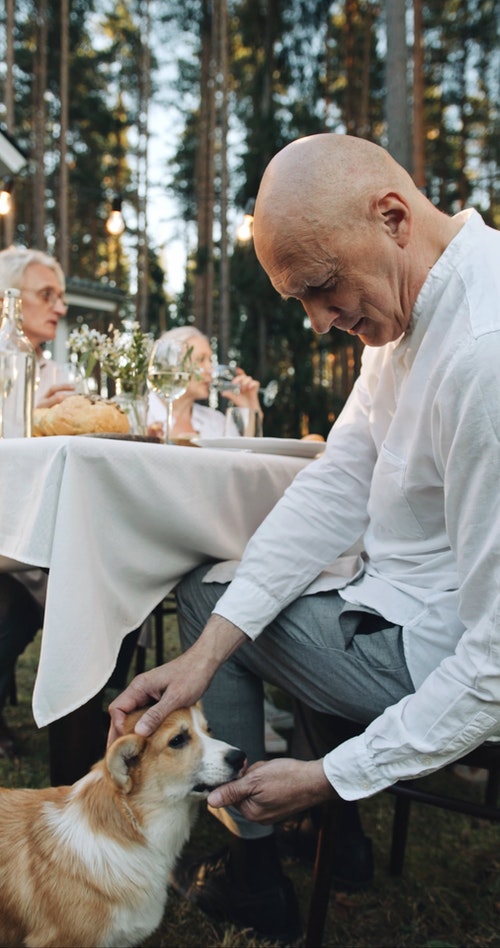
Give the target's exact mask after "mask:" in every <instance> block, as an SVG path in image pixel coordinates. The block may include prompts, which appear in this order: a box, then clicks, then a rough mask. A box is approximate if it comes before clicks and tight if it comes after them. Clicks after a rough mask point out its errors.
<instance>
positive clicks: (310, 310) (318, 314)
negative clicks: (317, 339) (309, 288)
mask: <svg viewBox="0 0 500 948" xmlns="http://www.w3.org/2000/svg"><path fill="white" fill-rule="evenodd" d="M302 305H303V307H304V309H305V311H306V313H307V315H308V316H309V322H310V323H311V326H312V328H313V329H314V332H317V333H318V334H319V335H322V334H323V333H325V332H328V331H329V330H330V329H331V328H332V326H333V325H334V324H335V320H336V318H337V317H338V315H339V313H338V310H336V309H332V308H331V307H325V306H322V305H321V304H320V303H313V302H309V301H308V302H307V303H304V301H303V302H302Z"/></svg>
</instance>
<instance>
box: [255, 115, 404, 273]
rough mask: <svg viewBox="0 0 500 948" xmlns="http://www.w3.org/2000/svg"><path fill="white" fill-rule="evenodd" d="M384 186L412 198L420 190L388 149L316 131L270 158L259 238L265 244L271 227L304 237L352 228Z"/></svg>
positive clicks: (258, 212)
mask: <svg viewBox="0 0 500 948" xmlns="http://www.w3.org/2000/svg"><path fill="white" fill-rule="evenodd" d="M383 189H392V190H396V191H398V192H400V193H402V194H404V195H405V196H406V197H407V198H408V199H409V198H410V197H415V196H416V195H418V191H417V189H416V188H415V185H414V183H413V181H412V179H411V178H410V176H409V175H408V174H407V172H406V171H405V170H404V168H402V167H401V166H400V165H399V164H398V163H397V162H396V161H394V159H393V158H392V157H391V156H390V155H389V154H388V152H386V151H385V150H384V149H383V148H380V147H379V146H378V145H375V144H373V142H369V141H366V140H365V139H362V138H354V137H353V136H350V135H334V134H323V135H311V136H309V137H307V138H300V139H298V140H297V141H294V142H292V143H291V144H290V145H287V146H286V148H283V150H282V151H280V152H278V154H277V155H276V156H275V157H274V158H273V159H272V161H271V162H270V163H269V165H268V167H267V169H266V171H265V172H264V176H263V178H262V182H261V185H260V188H259V193H258V195H257V201H256V204H255V217H254V241H255V250H256V253H257V256H258V257H259V259H260V256H259V255H260V250H261V246H262V245H263V244H265V238H266V236H269V233H270V230H271V232H272V233H273V234H275V235H276V236H279V232H280V230H281V229H283V231H284V234H287V235H288V236H292V235H293V234H294V233H295V224H296V223H298V226H299V232H300V233H299V238H300V239H303V238H304V236H305V235H306V234H307V232H308V231H311V230H314V231H315V232H316V233H318V231H320V232H323V230H325V229H327V230H328V231H329V232H330V233H331V230H332V228H338V229H339V230H343V229H344V228H351V227H352V226H353V222H354V221H356V222H359V223H361V222H362V221H366V220H367V219H368V218H369V215H370V202H371V200H372V199H373V197H374V195H376V194H378V193H380V191H381V190H383Z"/></svg>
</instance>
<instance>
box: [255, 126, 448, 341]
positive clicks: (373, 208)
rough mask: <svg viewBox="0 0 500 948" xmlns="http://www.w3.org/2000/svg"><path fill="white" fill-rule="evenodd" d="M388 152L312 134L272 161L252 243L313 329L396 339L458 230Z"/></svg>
mask: <svg viewBox="0 0 500 948" xmlns="http://www.w3.org/2000/svg"><path fill="white" fill-rule="evenodd" d="M456 226H457V225H455V224H454V223H452V219H450V218H448V217H446V215H443V214H441V212H440V211H438V210H437V209H436V208H434V207H433V205H432V204H431V202H430V201H428V200H427V198H425V197H424V196H423V194H421V193H420V191H419V190H418V188H417V187H416V186H415V184H414V182H413V180H412V179H411V177H410V175H409V174H408V173H407V172H406V171H405V170H404V168H402V167H401V166H400V165H399V164H398V163H397V162H396V161H394V159H393V158H392V157H391V155H389V154H388V152H387V151H385V150H384V149H383V148H380V147H379V146H378V145H375V144H373V142H369V141H366V140H365V139H362V138H354V137H352V136H349V135H333V134H323V135H312V136H310V137H308V138H302V139H298V140H297V141H295V142H292V143H291V144H290V145H287V147H286V148H284V149H283V150H282V151H280V152H279V153H278V154H277V155H276V156H275V157H274V158H273V159H272V161H271V162H270V163H269V165H268V167H267V169H266V171H265V173H264V176H263V178H262V182H261V186H260V188H259V193H258V195H257V200H256V204H255V216H254V226H253V236H254V246H255V251H256V254H257V257H258V258H259V260H260V262H261V264H262V266H263V268H264V270H265V271H266V273H267V274H268V276H269V278H270V280H271V282H272V284H273V286H274V287H275V289H276V290H277V291H278V292H279V293H280V294H281V295H282V296H284V297H286V298H288V297H295V298H297V299H299V300H300V301H301V302H302V304H303V306H304V308H305V310H306V312H307V314H308V316H309V318H310V320H311V324H312V326H313V328H314V329H316V331H317V332H327V331H328V330H329V329H330V328H332V327H336V328H338V329H343V330H345V331H347V332H349V333H351V334H355V335H359V337H360V338H361V340H362V341H363V342H365V343H366V344H368V345H382V344H384V343H385V342H387V341H389V340H391V339H396V338H398V337H399V335H401V332H403V331H405V329H406V328H407V327H408V325H409V323H410V318H411V311H412V307H413V304H414V302H415V299H416V297H417V295H418V292H419V290H420V287H421V286H422V284H423V282H424V280H425V279H426V276H427V274H428V272H429V269H430V268H431V267H432V266H433V264H434V263H435V261H436V260H437V259H438V257H439V256H440V254H441V253H442V252H443V250H444V248H445V247H446V245H447V243H448V242H449V240H450V239H451V238H452V236H453V234H454V231H455V229H456Z"/></svg>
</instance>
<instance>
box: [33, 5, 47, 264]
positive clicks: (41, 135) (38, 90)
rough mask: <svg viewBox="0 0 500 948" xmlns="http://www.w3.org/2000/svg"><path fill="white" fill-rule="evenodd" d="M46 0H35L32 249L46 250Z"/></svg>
mask: <svg viewBox="0 0 500 948" xmlns="http://www.w3.org/2000/svg"><path fill="white" fill-rule="evenodd" d="M47 30H48V21H47V0H36V26H35V31H36V38H37V43H36V53H35V57H34V77H33V105H34V109H33V114H34V121H33V138H34V142H33V159H34V172H33V236H32V243H33V246H35V247H37V248H38V249H40V250H44V249H45V246H46V241H45V125H46V119H47V110H46V106H45V92H46V87H47Z"/></svg>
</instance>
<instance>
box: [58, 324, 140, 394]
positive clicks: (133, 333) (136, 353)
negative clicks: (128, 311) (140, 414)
mask: <svg viewBox="0 0 500 948" xmlns="http://www.w3.org/2000/svg"><path fill="white" fill-rule="evenodd" d="M124 327H125V328H124V329H123V330H120V329H116V328H115V327H114V326H113V325H112V324H111V325H110V326H109V328H108V333H107V334H106V333H100V332H98V331H97V330H96V329H90V328H89V327H88V326H87V324H83V325H82V326H80V327H79V328H78V329H73V330H72V331H71V332H70V334H69V336H68V341H67V346H68V349H69V351H70V353H71V359H72V361H74V362H76V363H77V365H79V366H80V368H81V370H82V371H83V372H84V374H85V376H86V377H88V376H90V375H91V374H92V372H93V370H94V368H95V366H96V365H97V364H99V365H100V367H101V370H102V371H103V372H105V373H106V375H108V376H109V377H110V378H112V379H113V380H114V382H115V384H116V387H117V389H118V390H119V392H120V393H121V394H130V395H131V396H133V397H135V398H138V397H140V396H141V395H143V394H144V391H145V386H146V382H147V375H148V362H149V357H150V355H151V349H152V347H153V338H152V336H151V334H150V333H144V332H142V329H141V327H140V325H139V323H137V322H128V321H127V322H125V321H124Z"/></svg>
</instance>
